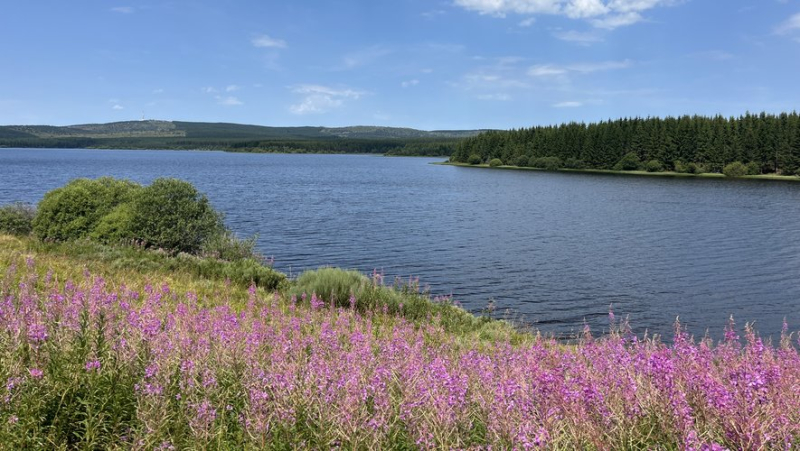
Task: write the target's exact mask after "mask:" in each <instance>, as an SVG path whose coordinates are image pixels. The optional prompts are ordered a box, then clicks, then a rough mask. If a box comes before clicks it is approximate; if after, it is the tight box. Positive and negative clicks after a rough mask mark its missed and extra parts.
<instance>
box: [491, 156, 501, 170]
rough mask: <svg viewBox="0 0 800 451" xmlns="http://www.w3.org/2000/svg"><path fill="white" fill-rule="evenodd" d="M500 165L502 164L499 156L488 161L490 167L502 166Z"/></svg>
mask: <svg viewBox="0 0 800 451" xmlns="http://www.w3.org/2000/svg"><path fill="white" fill-rule="evenodd" d="M502 165H503V160H501V159H499V158H492V159H491V160H490V161H489V166H490V167H493V168H496V167H498V166H502Z"/></svg>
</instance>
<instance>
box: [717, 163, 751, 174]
mask: <svg viewBox="0 0 800 451" xmlns="http://www.w3.org/2000/svg"><path fill="white" fill-rule="evenodd" d="M722 173H723V174H725V176H726V177H742V176H744V175H747V166H746V165H745V164H744V163H742V162H741V161H734V162H733V163H730V164H727V165H725V167H724V168H723V169H722Z"/></svg>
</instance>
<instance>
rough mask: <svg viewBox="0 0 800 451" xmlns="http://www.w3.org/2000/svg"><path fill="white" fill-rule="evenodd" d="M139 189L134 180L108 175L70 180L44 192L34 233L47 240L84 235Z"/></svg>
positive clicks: (35, 219)
mask: <svg viewBox="0 0 800 451" xmlns="http://www.w3.org/2000/svg"><path fill="white" fill-rule="evenodd" d="M140 189H141V187H140V186H139V185H138V184H136V183H134V182H131V181H128V180H116V179H113V178H111V177H102V178H99V179H96V180H90V179H76V180H73V181H71V182H69V183H68V184H67V185H65V186H63V187H61V188H57V189H54V190H52V191H49V192H48V193H47V194H45V195H44V198H43V199H42V201H41V202H39V207H38V211H37V213H36V217H35V218H34V219H33V233H34V234H35V235H36V237H38V238H39V239H41V240H49V241H68V240H74V239H79V238H86V237H88V236H89V234H90V233H91V232H92V231H93V230H94V227H95V226H96V225H97V224H98V223H99V222H100V220H101V219H102V218H103V217H104V216H105V215H107V214H108V213H110V212H111V211H112V210H114V208H116V207H117V206H118V205H120V204H123V203H126V202H129V201H130V200H131V198H132V197H133V195H134V194H135V193H136V192H137V191H138V190H140Z"/></svg>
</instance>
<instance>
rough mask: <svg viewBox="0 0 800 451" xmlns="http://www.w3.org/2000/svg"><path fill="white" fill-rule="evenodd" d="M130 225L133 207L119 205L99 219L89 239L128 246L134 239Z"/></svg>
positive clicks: (128, 204)
mask: <svg viewBox="0 0 800 451" xmlns="http://www.w3.org/2000/svg"><path fill="white" fill-rule="evenodd" d="M132 224H133V207H132V206H131V204H130V203H125V204H120V205H117V206H116V208H114V209H113V210H111V212H109V213H108V214H107V215H105V216H103V217H102V218H100V221H99V222H98V223H97V225H96V226H95V227H94V230H92V231H91V233H90V234H89V237H90V238H91V239H93V240H95V241H99V242H101V243H105V244H121V243H125V244H130V242H131V241H134V240H135V239H136V235H135V234H134V233H133V228H132Z"/></svg>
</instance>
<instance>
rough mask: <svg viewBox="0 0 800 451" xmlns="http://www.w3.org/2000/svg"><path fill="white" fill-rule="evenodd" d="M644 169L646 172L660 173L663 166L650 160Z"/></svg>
mask: <svg viewBox="0 0 800 451" xmlns="http://www.w3.org/2000/svg"><path fill="white" fill-rule="evenodd" d="M644 169H645V170H646V171H647V172H661V171H663V170H664V166H663V165H662V164H661V162H660V161H658V160H650V161H648V162H647V163H646V164H645V165H644Z"/></svg>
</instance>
